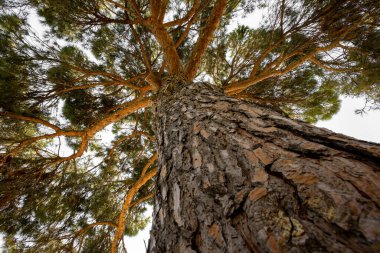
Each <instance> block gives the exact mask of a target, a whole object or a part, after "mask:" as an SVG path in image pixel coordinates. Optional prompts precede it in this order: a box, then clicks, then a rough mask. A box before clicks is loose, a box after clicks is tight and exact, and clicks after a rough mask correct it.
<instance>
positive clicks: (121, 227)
mask: <svg viewBox="0 0 380 253" xmlns="http://www.w3.org/2000/svg"><path fill="white" fill-rule="evenodd" d="M156 173H157V168H154V169H152V170H151V171H149V172H148V173H146V174H145V175H142V176H141V177H140V179H139V180H138V181H137V182H136V183H135V184H134V185H133V187H132V188H131V189H130V190H129V192H128V194H127V196H126V198H125V200H124V203H123V207H122V210H121V212H120V215H119V222H118V224H117V229H116V232H115V236H114V238H113V241H112V246H111V253H116V252H117V247H118V244H119V241H120V239H121V238H122V236H123V234H124V229H125V218H126V214H127V211H128V210H129V208H130V207H131V203H132V199H133V197H134V196H135V194H136V193H137V192H138V190H139V189H140V188H141V187H142V186H143V185H144V184H145V183H146V182H148V181H149V180H150V179H151V178H152V177H154V176H155V175H156Z"/></svg>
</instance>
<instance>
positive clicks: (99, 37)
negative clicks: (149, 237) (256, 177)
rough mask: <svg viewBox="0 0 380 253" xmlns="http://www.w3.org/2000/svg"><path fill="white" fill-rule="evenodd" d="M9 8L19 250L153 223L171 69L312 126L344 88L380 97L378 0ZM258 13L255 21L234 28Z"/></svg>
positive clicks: (99, 0) (14, 237) (112, 240)
mask: <svg viewBox="0 0 380 253" xmlns="http://www.w3.org/2000/svg"><path fill="white" fill-rule="evenodd" d="M0 10H1V11H0V13H1V14H0V232H2V233H4V234H5V244H6V245H5V246H6V247H7V248H8V249H9V250H11V251H10V252H66V251H69V252H71V251H74V252H77V251H78V252H79V251H80V252H103V251H106V250H108V249H110V248H111V247H120V249H122V244H120V240H122V238H123V235H124V234H126V235H134V234H136V233H137V232H138V231H139V230H140V229H142V228H143V227H145V226H146V224H147V222H148V219H147V218H145V217H144V216H143V212H144V210H145V209H146V206H147V205H149V204H152V203H151V197H152V196H153V195H154V191H155V187H154V186H155V185H154V181H153V180H152V179H153V177H154V175H155V173H156V171H157V168H156V159H157V154H156V151H155V148H156V142H155V137H154V128H155V127H154V104H155V97H156V93H157V92H158V91H159V90H160V89H161V87H162V85H163V83H164V81H165V80H166V79H167V78H168V77H173V76H176V77H178V78H181V79H183V80H186V81H187V82H192V81H207V82H209V83H211V84H212V85H216V86H218V87H220V88H221V89H223V90H224V92H225V93H226V94H227V95H230V96H233V97H236V98H238V99H243V100H246V101H250V102H252V103H259V104H264V105H268V106H271V107H273V108H276V110H281V111H283V112H284V113H285V114H287V115H288V116H289V117H291V118H295V119H300V120H304V121H307V122H312V123H313V122H316V121H318V120H321V119H322V120H324V119H329V118H330V117H331V116H332V115H334V114H335V113H336V112H337V111H338V110H339V104H340V101H339V96H341V95H347V96H365V97H366V100H367V104H366V106H365V107H364V108H363V109H361V110H362V111H363V110H364V111H365V110H368V109H378V108H379V103H380V86H379V81H380V76H379V75H380V43H379V42H380V4H379V3H378V1H373V0H361V1H357V0H255V1H248V0H230V1H227V0H183V1H178V0H171V1H168V0H126V1H122V0H0ZM259 13H261V14H262V16H263V19H262V22H261V23H260V25H259V26H258V27H248V26H244V25H236V20H238V19H240V18H242V17H253V18H255V16H260V15H259ZM33 15H38V17H39V19H40V20H41V21H42V22H43V24H44V25H45V26H44V29H45V31H44V32H43V33H41V32H38V31H36V30H35V28H33V27H31V23H30V20H31V17H32V16H33ZM109 140H111V141H109ZM118 245H119V246H118Z"/></svg>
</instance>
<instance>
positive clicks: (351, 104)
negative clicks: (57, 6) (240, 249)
mask: <svg viewBox="0 0 380 253" xmlns="http://www.w3.org/2000/svg"><path fill="white" fill-rule="evenodd" d="M261 17H262V13H260V12H255V13H253V14H252V15H250V16H249V17H247V18H244V19H239V20H237V22H236V23H235V24H232V25H231V28H232V29H233V28H235V27H236V26H237V23H239V24H244V25H248V26H250V27H257V26H258V23H259V20H260V19H261ZM31 24H32V26H33V28H34V29H36V30H37V31H41V30H43V28H42V26H41V24H40V22H38V19H37V17H36V16H34V17H33V18H32V19H31ZM363 105H364V99H360V98H359V99H353V98H343V97H342V106H341V109H340V111H339V113H338V114H336V115H335V116H334V117H333V118H332V119H331V120H329V121H321V122H318V123H317V124H316V125H317V126H319V127H325V128H328V129H330V130H332V131H335V132H338V133H342V134H345V135H349V136H352V137H355V138H358V139H362V140H367V141H372V142H377V143H380V111H370V112H368V113H367V114H364V115H363V116H360V115H356V114H355V113H354V111H355V109H359V108H362V107H363ZM151 213H152V209H151V208H149V209H148V211H147V212H146V216H150V215H151ZM150 226H151V224H149V225H148V226H147V227H146V228H145V229H144V230H143V231H141V232H140V233H139V234H138V235H137V236H135V237H125V244H126V247H127V250H128V252H129V253H143V252H146V250H145V244H146V246H147V245H148V241H149V230H150ZM144 241H145V243H144ZM1 245H2V243H1V238H0V246H1ZM0 248H1V247H0Z"/></svg>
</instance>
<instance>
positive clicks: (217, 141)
mask: <svg viewBox="0 0 380 253" xmlns="http://www.w3.org/2000/svg"><path fill="white" fill-rule="evenodd" d="M164 93H165V94H164ZM164 93H161V96H164V97H163V98H159V99H158V101H157V112H156V114H157V117H156V121H157V124H156V126H157V140H158V145H157V146H158V153H159V158H158V165H159V168H160V170H159V174H158V175H159V176H158V179H157V188H158V189H157V195H156V200H155V201H156V203H157V204H156V207H155V211H154V215H155V217H154V221H153V226H152V232H151V235H152V237H151V240H150V243H149V252H155V253H156V252H157V253H159V252H165V253H166V252H168V253H169V252H173V253H174V252H185V253H198V252H202V253H204V252H207V253H219V252H228V253H233V252H241V253H248V252H268V253H278V252H292V253H295V252H297V253H298V252H377V251H379V250H380V246H379V245H380V239H379V238H380V237H379V227H380V211H379V204H378V203H380V198H379V196H378V195H377V193H378V192H380V189H379V185H378V182H379V181H380V180H379V175H378V174H376V172H375V171H376V170H379V166H380V164H379V163H378V160H380V159H379V157H380V155H379V154H380V149H379V147H378V146H376V145H375V144H371V143H366V142H362V141H358V140H355V139H353V138H350V137H345V136H343V135H339V134H334V133H332V132H330V131H328V130H325V129H319V128H317V127H313V126H308V125H307V124H305V123H303V122H300V121H292V120H291V119H289V118H286V117H284V116H283V115H280V114H278V113H276V112H273V111H271V110H270V109H268V108H265V107H261V106H258V105H252V104H248V103H245V102H242V101H238V100H236V99H233V98H228V97H226V96H224V94H223V93H222V92H221V91H220V90H219V89H218V88H215V87H211V86H209V85H205V84H202V83H194V84H190V85H183V86H182V87H181V88H177V87H175V85H174V86H173V87H172V88H170V87H169V88H168V89H167V90H166V91H165V92H164ZM159 96H160V95H159ZM335 142H336V143H335ZM371 151H373V154H372V153H371ZM376 159H378V160H376ZM377 180H378V181H377Z"/></svg>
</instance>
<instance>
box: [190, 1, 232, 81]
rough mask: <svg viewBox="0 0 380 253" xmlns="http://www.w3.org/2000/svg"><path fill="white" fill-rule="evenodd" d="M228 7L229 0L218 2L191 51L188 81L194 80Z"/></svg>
mask: <svg viewBox="0 0 380 253" xmlns="http://www.w3.org/2000/svg"><path fill="white" fill-rule="evenodd" d="M226 6H227V0H217V1H216V3H215V5H214V8H213V9H212V11H211V15H210V17H209V18H208V20H207V23H206V26H205V27H204V28H203V29H202V31H201V33H200V35H199V38H198V41H197V43H196V44H195V46H194V48H193V50H192V51H191V54H190V57H189V60H188V62H187V64H186V70H185V74H186V77H187V79H188V80H192V79H194V77H195V75H196V74H197V70H198V68H199V66H200V64H201V61H202V57H203V55H204V53H205V51H206V49H207V47H208V45H209V44H210V42H211V40H212V37H213V35H214V32H215V30H216V29H217V28H218V26H219V23H220V20H221V19H222V16H223V14H224V11H225V9H226Z"/></svg>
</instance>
